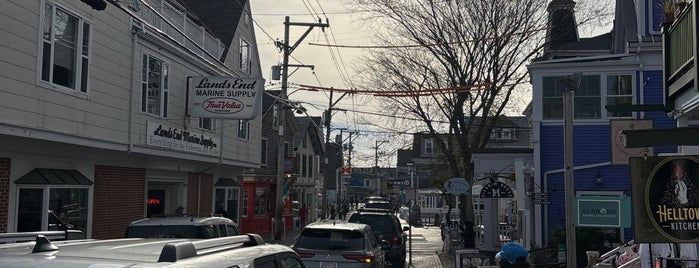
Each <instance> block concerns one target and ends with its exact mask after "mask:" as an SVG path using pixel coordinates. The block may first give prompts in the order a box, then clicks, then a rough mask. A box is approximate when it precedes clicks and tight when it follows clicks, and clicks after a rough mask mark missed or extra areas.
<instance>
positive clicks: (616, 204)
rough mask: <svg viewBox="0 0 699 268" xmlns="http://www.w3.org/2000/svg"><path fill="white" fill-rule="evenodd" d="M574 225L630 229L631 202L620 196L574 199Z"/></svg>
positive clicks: (580, 197)
mask: <svg viewBox="0 0 699 268" xmlns="http://www.w3.org/2000/svg"><path fill="white" fill-rule="evenodd" d="M575 203H576V206H575V211H576V213H575V219H576V221H575V225H576V226H582V227H610V228H630V227H631V200H630V199H629V198H628V197H620V196H579V197H576V198H575Z"/></svg>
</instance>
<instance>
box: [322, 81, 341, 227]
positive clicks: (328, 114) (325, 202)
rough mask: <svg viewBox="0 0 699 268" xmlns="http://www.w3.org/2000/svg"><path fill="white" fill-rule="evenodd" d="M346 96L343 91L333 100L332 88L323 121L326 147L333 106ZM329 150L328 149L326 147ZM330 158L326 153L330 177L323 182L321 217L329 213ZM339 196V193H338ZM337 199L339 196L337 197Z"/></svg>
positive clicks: (326, 168)
mask: <svg viewBox="0 0 699 268" xmlns="http://www.w3.org/2000/svg"><path fill="white" fill-rule="evenodd" d="M345 96H347V92H345V93H342V95H341V96H340V97H339V98H338V99H337V100H335V102H333V90H330V98H329V100H328V109H327V110H325V116H324V117H325V120H324V122H323V123H325V132H326V133H325V148H327V147H328V146H329V145H330V121H331V120H332V113H333V112H332V111H333V107H334V106H335V105H336V104H337V103H338V102H339V101H340V100H341V99H342V98H344V97H345ZM340 150H342V144H340ZM326 151H327V149H326ZM329 164H330V163H329V159H328V154H327V153H326V154H325V165H324V166H325V172H324V174H325V176H326V177H328V178H326V179H325V182H324V183H323V200H322V201H323V207H322V209H321V214H322V215H321V217H320V218H321V219H325V218H326V216H327V215H328V181H329V179H330V178H329V177H330V176H328V175H329V172H328V165H329ZM335 188H336V189H335V193H339V189H340V185H337V183H335ZM336 196H337V194H336ZM336 199H337V198H336Z"/></svg>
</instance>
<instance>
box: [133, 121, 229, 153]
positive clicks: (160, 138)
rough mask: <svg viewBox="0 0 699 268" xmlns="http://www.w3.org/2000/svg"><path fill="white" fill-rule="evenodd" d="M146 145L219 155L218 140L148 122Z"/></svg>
mask: <svg viewBox="0 0 699 268" xmlns="http://www.w3.org/2000/svg"><path fill="white" fill-rule="evenodd" d="M146 144H148V145H152V146H157V147H162V148H168V149H173V150H177V151H185V152H192V153H200V154H207V155H216V156H217V155H219V152H220V150H221V148H219V144H220V142H219V140H218V138H216V137H214V136H210V135H206V134H202V133H196V132H192V131H190V130H185V129H179V128H175V127H171V126H168V125H163V124H158V123H155V122H151V121H148V130H147V133H146Z"/></svg>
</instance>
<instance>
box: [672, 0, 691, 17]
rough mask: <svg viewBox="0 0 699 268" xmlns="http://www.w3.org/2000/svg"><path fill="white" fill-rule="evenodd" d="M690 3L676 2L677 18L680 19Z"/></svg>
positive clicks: (684, 1)
mask: <svg viewBox="0 0 699 268" xmlns="http://www.w3.org/2000/svg"><path fill="white" fill-rule="evenodd" d="M688 4H689V3H688V2H687V0H677V1H676V2H675V17H679V16H680V14H682V11H683V10H684V8H685V7H687V5H688Z"/></svg>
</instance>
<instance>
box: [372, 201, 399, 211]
mask: <svg viewBox="0 0 699 268" xmlns="http://www.w3.org/2000/svg"><path fill="white" fill-rule="evenodd" d="M364 208H375V209H385V210H389V211H391V212H395V211H396V208H395V206H394V205H393V203H391V202H389V201H381V200H373V201H367V202H366V203H365V204H364Z"/></svg>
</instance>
